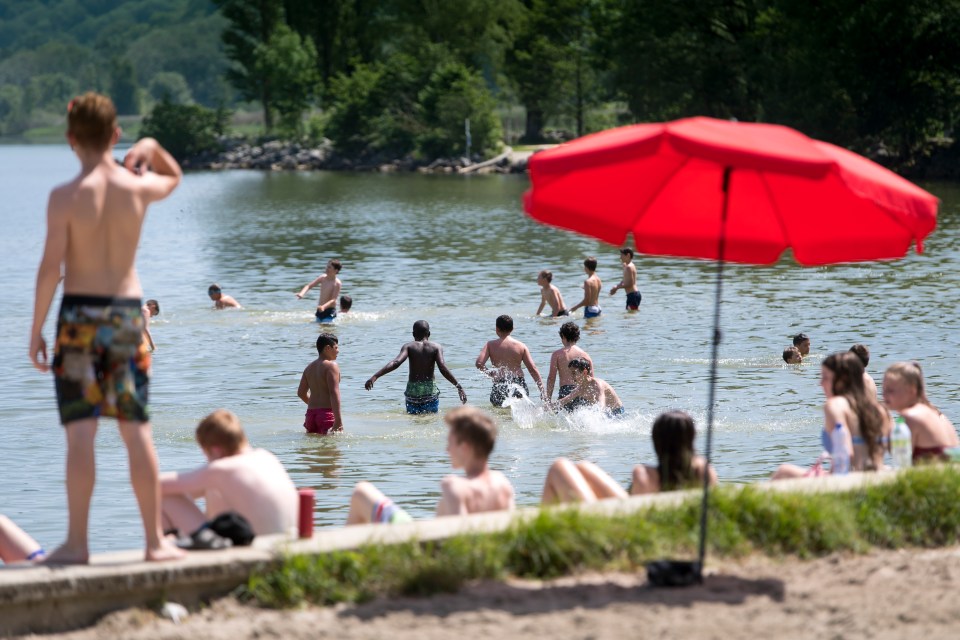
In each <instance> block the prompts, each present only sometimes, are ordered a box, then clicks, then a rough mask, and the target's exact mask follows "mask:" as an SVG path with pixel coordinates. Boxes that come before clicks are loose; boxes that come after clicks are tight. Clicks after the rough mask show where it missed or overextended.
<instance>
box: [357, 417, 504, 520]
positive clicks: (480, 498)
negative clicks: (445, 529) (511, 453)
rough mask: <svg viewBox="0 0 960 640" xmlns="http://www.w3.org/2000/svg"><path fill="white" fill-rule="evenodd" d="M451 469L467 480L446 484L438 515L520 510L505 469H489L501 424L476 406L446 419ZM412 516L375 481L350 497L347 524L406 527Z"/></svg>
mask: <svg viewBox="0 0 960 640" xmlns="http://www.w3.org/2000/svg"><path fill="white" fill-rule="evenodd" d="M443 419H444V421H445V422H446V423H447V426H448V427H450V430H449V431H448V432H447V453H448V454H449V455H450V466H452V467H453V468H454V469H463V470H464V472H465V474H466V476H465V477H464V476H455V475H449V476H446V477H445V478H444V479H443V480H442V481H441V482H440V501H439V502H438V503H437V515H438V516H456V515H465V514H468V513H482V512H484V511H509V510H512V509H513V508H514V503H513V486H512V485H511V484H510V481H509V480H507V478H506V477H505V476H504V475H503V474H502V473H500V472H499V471H491V470H490V469H489V468H488V467H487V459H488V458H489V457H490V452H492V451H493V445H494V443H495V442H496V439H497V425H496V423H495V422H494V421H493V418H491V417H490V416H489V415H488V414H487V413H485V412H484V411H481V410H480V409H477V408H476V407H458V408H456V409H452V410H450V411H448V412H447V414H446V415H445V416H444V417H443ZM410 521H411V518H410V516H408V515H407V514H406V512H405V511H403V509H401V508H400V507H398V506H396V505H395V504H394V503H393V501H392V500H390V498H388V497H386V496H385V495H384V494H383V493H381V492H380V490H379V489H377V488H376V487H375V486H373V485H372V484H371V483H369V482H360V483H358V484H357V486H356V487H355V488H354V490H353V495H352V496H351V497H350V513H349V514H348V515H347V524H348V525H350V524H367V523H391V524H393V523H400V522H410Z"/></svg>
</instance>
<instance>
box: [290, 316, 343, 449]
mask: <svg viewBox="0 0 960 640" xmlns="http://www.w3.org/2000/svg"><path fill="white" fill-rule="evenodd" d="M339 353H340V341H339V340H338V339H337V336H335V335H333V334H332V333H321V334H320V336H319V337H318V338H317V354H318V355H319V357H318V358H317V359H316V360H314V361H313V362H311V363H310V364H308V365H307V368H306V369H304V370H303V375H301V376H300V386H299V387H298V388H297V396H298V397H299V398H300V399H301V400H303V401H304V402H306V403H307V415H306V416H305V417H304V420H303V428H304V429H306V430H307V433H318V434H320V435H326V434H328V433H330V432H331V431H334V432H336V431H343V414H342V413H341V410H340V367H339V365H337V355H338V354H339Z"/></svg>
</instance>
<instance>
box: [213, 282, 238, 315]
mask: <svg viewBox="0 0 960 640" xmlns="http://www.w3.org/2000/svg"><path fill="white" fill-rule="evenodd" d="M207 295H208V296H210V299H211V300H213V308H214V309H242V308H243V307H241V306H240V303H239V302H237V300H236V298H234V297H233V296H228V295H227V294H225V293H224V292H223V289H221V288H220V285H218V284H217V283H216V282H214V283H213V284H212V285H210V286H209V287H207Z"/></svg>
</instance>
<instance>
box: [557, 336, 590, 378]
mask: <svg viewBox="0 0 960 640" xmlns="http://www.w3.org/2000/svg"><path fill="white" fill-rule="evenodd" d="M577 358H582V359H584V360H586V361H587V362H589V363H590V370H591V371H594V368H593V360H591V359H590V355H589V354H588V353H587V352H586V351H584V350H583V349H581V348H580V347H579V346H578V345H575V344H572V345H570V346H569V347H560V348H559V349H557V350H556V351H554V352H553V354H552V355H551V356H550V371H551V373H553V372H554V371H555V372H556V374H557V377H558V378H559V384H560V386H568V385H571V384H574V380H573V374H572V373H570V361H571V360H575V359H577Z"/></svg>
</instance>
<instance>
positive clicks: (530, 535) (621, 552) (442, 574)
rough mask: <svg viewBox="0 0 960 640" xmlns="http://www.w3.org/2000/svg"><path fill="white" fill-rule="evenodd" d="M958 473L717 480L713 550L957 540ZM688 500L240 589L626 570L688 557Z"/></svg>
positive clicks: (799, 552)
mask: <svg viewBox="0 0 960 640" xmlns="http://www.w3.org/2000/svg"><path fill="white" fill-rule="evenodd" d="M958 495H960V470H958V469H956V468H953V467H928V468H920V469H913V470H910V471H907V472H902V473H901V474H899V476H898V477H897V478H896V479H894V480H893V481H891V482H889V483H884V484H880V485H876V486H870V487H866V488H863V489H859V490H856V491H850V492H844V493H814V494H811V493H800V492H767V491H760V490H757V489H756V488H753V487H749V486H748V487H744V488H742V489H738V488H735V487H726V488H721V489H719V490H718V491H716V492H715V493H714V494H712V499H711V504H710V529H709V530H710V540H709V545H710V546H709V549H710V553H711V554H712V555H716V556H725V557H739V556H744V555H747V554H750V553H763V554H766V555H770V556H782V555H795V556H798V557H801V558H812V557H817V556H823V555H826V554H829V553H834V552H838V551H846V552H852V553H864V552H866V551H868V550H869V549H871V548H872V547H881V548H899V547H904V546H917V547H936V546H942V545H948V544H954V543H956V542H957V541H958V539H960V508H958V506H957V496H958ZM698 520H699V501H698V500H697V499H695V498H693V497H691V499H690V500H688V501H686V502H684V503H683V504H682V505H679V506H675V507H662V508H651V509H647V510H643V511H639V512H635V513H631V514H624V515H619V516H614V517H606V516H600V515H595V514H589V513H585V512H580V511H578V510H575V509H545V510H542V511H541V513H540V514H539V515H538V516H537V517H535V518H533V519H532V520H529V521H525V522H522V523H518V524H517V525H515V526H513V527H512V528H510V529H509V530H507V531H504V532H500V533H495V534H489V535H465V536H456V537H453V538H450V539H448V540H444V541H442V542H427V543H417V542H408V543H404V544H397V545H370V546H366V547H363V548H361V549H358V550H356V551H338V552H333V553H329V554H320V555H316V556H306V555H297V556H291V557H289V558H287V559H286V560H285V562H284V564H283V566H282V567H281V568H280V569H277V570H275V571H269V572H263V573H259V574H255V575H254V576H252V577H251V578H250V581H249V582H248V584H247V585H246V587H244V588H242V590H241V592H242V593H241V595H242V596H243V597H244V598H246V599H248V600H253V601H256V602H257V603H259V604H260V605H263V606H268V607H289V606H294V605H298V604H301V603H303V602H309V603H313V604H332V603H336V602H363V601H366V600H369V599H371V598H374V597H376V596H380V595H429V594H432V593H437V592H445V591H456V590H457V589H458V588H459V587H460V586H461V585H463V584H464V583H466V582H467V581H470V580H478V579H502V578H504V577H507V576H517V577H522V578H554V577H558V576H562V575H569V574H574V573H578V572H583V571H624V570H626V571H629V570H636V569H637V568H639V567H640V566H642V565H643V563H645V562H647V561H650V560H654V559H658V558H662V557H665V556H672V557H693V556H694V555H695V553H696V544H697V523H698Z"/></svg>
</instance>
